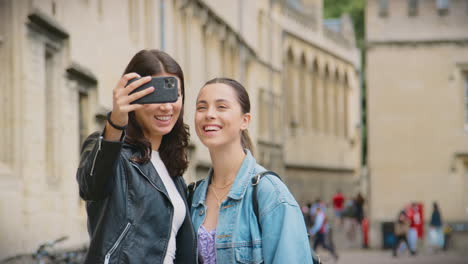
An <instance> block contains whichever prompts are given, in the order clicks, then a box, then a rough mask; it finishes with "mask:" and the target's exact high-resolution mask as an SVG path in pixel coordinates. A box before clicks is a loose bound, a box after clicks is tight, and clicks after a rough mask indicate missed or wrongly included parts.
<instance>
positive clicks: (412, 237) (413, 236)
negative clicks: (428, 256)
mask: <svg viewBox="0 0 468 264" xmlns="http://www.w3.org/2000/svg"><path fill="white" fill-rule="evenodd" d="M407 215H408V217H409V220H410V228H409V230H408V234H407V238H408V246H409V248H410V250H411V254H412V255H416V253H417V248H418V230H417V228H418V226H419V225H420V223H421V213H420V212H419V206H418V204H417V203H412V204H411V207H410V208H409V210H408V212H407Z"/></svg>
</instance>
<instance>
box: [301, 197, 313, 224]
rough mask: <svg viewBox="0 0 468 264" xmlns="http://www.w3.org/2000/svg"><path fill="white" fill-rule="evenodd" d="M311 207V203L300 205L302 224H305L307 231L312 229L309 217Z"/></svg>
mask: <svg viewBox="0 0 468 264" xmlns="http://www.w3.org/2000/svg"><path fill="white" fill-rule="evenodd" d="M311 207H312V203H310V202H309V203H307V204H304V205H302V207H301V211H302V215H303V217H304V222H305V224H306V227H307V230H309V229H310V228H311V227H312V221H311V217H310V208H311Z"/></svg>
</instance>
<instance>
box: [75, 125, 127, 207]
mask: <svg viewBox="0 0 468 264" xmlns="http://www.w3.org/2000/svg"><path fill="white" fill-rule="evenodd" d="M103 134H104V133H102V134H101V133H99V132H94V133H93V134H91V135H90V136H89V137H88V138H87V139H86V140H85V142H84V143H83V146H82V148H81V157H80V165H79V167H78V171H77V174H76V178H77V180H78V185H79V188H80V196H81V198H83V199H84V200H87V201H97V200H103V199H105V198H106V197H107V196H108V195H109V194H110V193H111V191H112V186H113V180H114V175H115V173H114V172H115V169H116V166H117V161H118V159H119V156H120V151H121V149H122V146H123V141H120V142H115V141H106V140H104V138H103Z"/></svg>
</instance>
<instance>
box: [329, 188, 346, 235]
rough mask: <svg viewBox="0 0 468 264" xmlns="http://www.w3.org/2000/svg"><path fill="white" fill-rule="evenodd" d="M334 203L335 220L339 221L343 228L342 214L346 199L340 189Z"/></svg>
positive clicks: (334, 197) (334, 196)
mask: <svg viewBox="0 0 468 264" xmlns="http://www.w3.org/2000/svg"><path fill="white" fill-rule="evenodd" d="M332 201H333V211H334V212H335V219H337V220H338V222H339V224H340V226H342V225H343V216H342V213H343V209H344V201H345V198H344V196H343V193H342V192H341V190H340V189H338V191H337V192H336V194H335V195H333V198H332Z"/></svg>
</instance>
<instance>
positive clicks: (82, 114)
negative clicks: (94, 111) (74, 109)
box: [78, 92, 89, 146]
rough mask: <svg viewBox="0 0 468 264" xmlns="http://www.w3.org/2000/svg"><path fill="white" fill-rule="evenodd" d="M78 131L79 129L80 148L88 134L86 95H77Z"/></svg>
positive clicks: (81, 93) (87, 99) (87, 101)
mask: <svg viewBox="0 0 468 264" xmlns="http://www.w3.org/2000/svg"><path fill="white" fill-rule="evenodd" d="M79 100H80V101H79V113H78V114H79V122H80V123H79V126H80V127H79V129H80V146H81V144H83V142H84V140H85V139H86V137H87V136H88V133H89V118H88V117H89V112H88V111H89V97H88V93H83V92H80V93H79Z"/></svg>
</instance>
